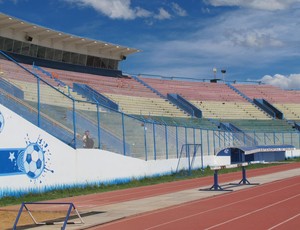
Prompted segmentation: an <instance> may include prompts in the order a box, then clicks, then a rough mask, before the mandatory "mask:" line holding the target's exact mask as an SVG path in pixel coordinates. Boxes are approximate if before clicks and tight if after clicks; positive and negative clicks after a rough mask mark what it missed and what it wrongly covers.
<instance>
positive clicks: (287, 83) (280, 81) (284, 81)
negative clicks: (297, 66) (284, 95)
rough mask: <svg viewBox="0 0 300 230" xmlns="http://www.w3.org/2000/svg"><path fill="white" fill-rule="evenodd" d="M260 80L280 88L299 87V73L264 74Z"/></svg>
mask: <svg viewBox="0 0 300 230" xmlns="http://www.w3.org/2000/svg"><path fill="white" fill-rule="evenodd" d="M260 81H261V82H262V83H265V84H268V85H274V86H277V87H280V88H282V89H300V74H291V75H289V76H284V75H281V74H275V75H274V76H270V75H266V76H264V77H263V78H262V79H260Z"/></svg>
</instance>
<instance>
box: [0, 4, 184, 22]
mask: <svg viewBox="0 0 300 230" xmlns="http://www.w3.org/2000/svg"><path fill="white" fill-rule="evenodd" d="M0 1H1V0H0ZM65 1H67V2H69V3H74V4H76V5H78V6H81V7H92V8H94V9H95V10H96V11H98V12H100V13H102V14H104V15H106V16H107V17H109V18H111V19H125V20H133V19H136V18H151V17H152V18H154V19H157V20H166V19H170V18H171V17H172V15H171V14H170V13H169V12H168V11H167V10H166V9H164V8H162V7H161V8H159V9H158V13H157V14H155V13H154V12H151V11H149V10H146V9H144V8H142V7H140V6H136V7H133V6H132V5H131V0H101V1H100V0H65ZM171 9H172V10H173V12H174V13H175V14H176V15H177V16H186V11H185V10H184V9H183V8H181V7H180V6H179V5H178V4H177V3H174V2H173V3H171Z"/></svg>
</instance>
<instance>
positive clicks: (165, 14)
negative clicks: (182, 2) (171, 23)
mask: <svg viewBox="0 0 300 230" xmlns="http://www.w3.org/2000/svg"><path fill="white" fill-rule="evenodd" d="M154 18H155V19H158V20H165V19H170V18H171V15H170V14H169V12H168V11H166V10H165V9H164V8H159V13H158V14H157V15H155V16H154Z"/></svg>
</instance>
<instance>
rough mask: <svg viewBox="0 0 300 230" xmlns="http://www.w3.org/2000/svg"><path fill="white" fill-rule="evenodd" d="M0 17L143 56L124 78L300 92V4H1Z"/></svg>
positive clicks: (275, 0) (126, 68)
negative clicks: (218, 81)
mask: <svg viewBox="0 0 300 230" xmlns="http://www.w3.org/2000/svg"><path fill="white" fill-rule="evenodd" d="M0 11H1V12H3V13H5V14H8V15H11V16H14V17H17V18H20V19H23V20H25V21H28V22H31V23H35V24H38V25H41V26H44V27H48V28H51V29H55V30H59V31H63V32H66V33H70V34H74V35H77V36H84V37H88V38H92V39H98V40H102V41H106V42H110V43H114V44H119V45H122V46H128V47H133V48H137V49H140V50H142V52H140V53H137V54H133V55H130V56H128V57H127V60H126V61H124V62H123V63H122V64H121V65H120V68H121V69H122V70H123V72H124V73H130V74H140V73H141V74H154V75H161V76H173V77H188V78H199V79H203V78H213V76H214V75H213V68H214V67H215V68H217V77H218V78H222V75H221V70H222V69H225V70H226V71H227V73H226V75H225V80H229V81H233V80H237V81H247V80H255V81H263V82H266V83H269V84H273V85H277V86H280V87H282V88H287V89H291V88H293V89H300V0H148V1H146V0H51V1H48V0H0Z"/></svg>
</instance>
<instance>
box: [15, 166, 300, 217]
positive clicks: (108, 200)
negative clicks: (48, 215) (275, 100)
mask: <svg viewBox="0 0 300 230" xmlns="http://www.w3.org/2000/svg"><path fill="white" fill-rule="evenodd" d="M295 168H300V163H291V164H284V165H278V166H272V167H267V168H260V169H252V170H248V171H247V177H255V176H261V175H265V174H270V173H275V172H280V171H284V170H289V169H295ZM240 179H241V172H235V173H228V174H220V175H219V183H220V184H222V183H226V182H229V181H234V180H240ZM212 183H213V177H212V176H209V177H203V178H196V179H189V180H183V181H175V182H170V183H162V184H157V185H150V186H143V187H137V188H131V189H123V190H117V191H113V192H105V193H98V194H91V195H83V196H76V197H70V198H64V199H58V200H52V202H73V203H74V204H75V205H76V207H77V208H78V210H80V211H88V210H90V209H92V208H96V207H100V206H103V205H109V204H115V203H118V202H124V201H131V200H137V199H143V198H147V197H153V196H158V195H163V194H168V193H173V192H178V191H183V190H187V189H193V188H199V187H203V186H210V185H212ZM18 208H19V206H18ZM40 208H41V207H40ZM58 208H59V207H57V206H51V207H49V206H47V207H45V209H47V210H51V209H55V210H57V209H58Z"/></svg>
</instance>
